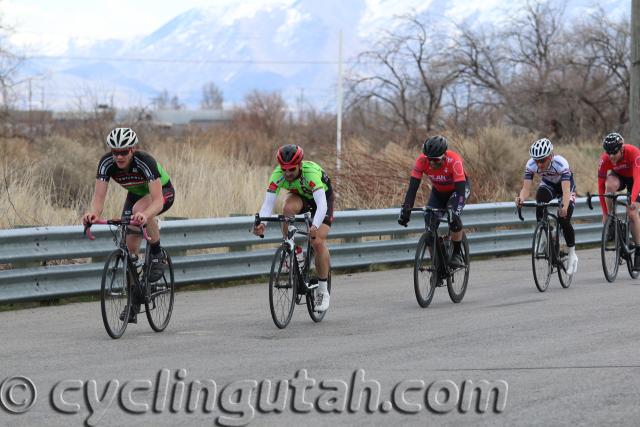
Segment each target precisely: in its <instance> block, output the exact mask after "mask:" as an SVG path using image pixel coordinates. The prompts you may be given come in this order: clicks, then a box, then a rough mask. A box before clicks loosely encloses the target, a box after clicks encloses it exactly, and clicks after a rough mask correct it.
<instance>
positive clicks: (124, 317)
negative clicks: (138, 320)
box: [100, 250, 131, 339]
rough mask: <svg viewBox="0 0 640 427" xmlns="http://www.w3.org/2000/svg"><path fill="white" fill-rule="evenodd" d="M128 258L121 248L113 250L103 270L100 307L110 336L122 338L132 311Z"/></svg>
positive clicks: (103, 321)
mask: <svg viewBox="0 0 640 427" xmlns="http://www.w3.org/2000/svg"><path fill="white" fill-rule="evenodd" d="M126 263H127V259H126V256H125V254H124V253H123V252H122V251H121V250H116V251H113V252H111V254H110V255H109V257H108V258H107V261H106V262H105V263H104V269H103V270H102V284H101V286H100V308H101V311H102V323H104V328H105V329H106V330H107V333H108V334H109V336H110V337H111V338H113V339H117V338H120V337H121V336H122V334H124V331H125V329H127V323H128V321H129V313H130V312H131V292H130V289H129V285H128V284H129V280H127V279H128V277H127V266H126Z"/></svg>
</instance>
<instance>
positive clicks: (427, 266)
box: [413, 233, 438, 308]
mask: <svg viewBox="0 0 640 427" xmlns="http://www.w3.org/2000/svg"><path fill="white" fill-rule="evenodd" d="M434 243H435V239H434V238H433V237H432V238H431V239H429V234H427V233H424V234H423V235H422V236H421V237H420V240H419V241H418V247H417V248H416V256H415V260H414V263H413V289H414V290H415V293H416V300H418V304H419V305H420V307H422V308H426V307H428V306H429V304H431V300H432V299H433V292H434V291H435V289H436V282H437V280H438V272H437V267H436V266H437V255H436V251H435V245H434Z"/></svg>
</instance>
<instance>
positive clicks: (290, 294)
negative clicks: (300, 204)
mask: <svg viewBox="0 0 640 427" xmlns="http://www.w3.org/2000/svg"><path fill="white" fill-rule="evenodd" d="M261 222H278V223H285V224H286V225H287V234H286V236H283V239H282V244H281V245H280V247H278V249H277V250H276V253H275V255H274V256H273V261H272V263H271V273H270V278H269V307H270V309H271V317H272V319H273V323H275V325H276V326H277V327H278V328H280V329H283V328H286V327H287V325H288V324H289V321H290V320H291V317H292V316H293V309H294V308H295V306H296V304H298V305H300V304H305V303H306V305H307V311H308V312H309V316H310V317H311V319H312V320H313V321H314V322H320V321H322V319H324V316H325V314H326V311H324V312H318V311H316V299H315V290H316V289H317V287H318V279H317V277H313V275H312V274H311V270H312V269H313V266H314V265H315V263H314V253H313V247H312V246H311V239H310V238H309V228H310V227H311V214H310V213H308V212H307V213H305V214H304V215H298V216H295V217H287V216H284V215H278V216H271V217H261V216H260V215H259V214H256V216H255V222H254V226H257V225H259V224H260V223H261ZM296 223H304V225H305V227H304V229H301V228H299V227H296V226H295V224H296ZM296 236H301V237H306V241H307V244H306V251H304V254H305V256H304V263H303V264H302V265H299V263H298V259H297V257H296V253H295V252H296V251H295V245H296V244H295V238H296ZM260 237H264V235H262V236H260ZM285 266H288V267H289V269H288V271H283V267H285ZM284 270H286V268H284ZM327 290H328V291H329V294H331V268H329V275H328V277H327ZM303 297H304V301H303V300H302V298H303Z"/></svg>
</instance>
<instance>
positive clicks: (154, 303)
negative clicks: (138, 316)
mask: <svg viewBox="0 0 640 427" xmlns="http://www.w3.org/2000/svg"><path fill="white" fill-rule="evenodd" d="M162 252H163V254H164V257H165V259H166V261H167V267H166V269H165V271H164V272H163V273H162V277H161V278H160V280H158V281H157V282H155V283H151V284H150V283H149V282H148V279H147V277H145V289H146V294H147V295H146V298H145V302H144V308H145V312H146V314H147V320H148V321H149V326H151V329H153V330H154V331H156V332H162V331H164V330H165V328H166V327H167V326H168V325H169V321H170V320H171V314H172V313H173V303H174V298H175V277H174V273H173V263H172V262H171V257H170V256H169V254H168V253H167V251H165V250H164V248H163V249H162Z"/></svg>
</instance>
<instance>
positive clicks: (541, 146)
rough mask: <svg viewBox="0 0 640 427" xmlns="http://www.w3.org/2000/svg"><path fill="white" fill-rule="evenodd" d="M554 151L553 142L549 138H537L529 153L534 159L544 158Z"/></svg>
mask: <svg viewBox="0 0 640 427" xmlns="http://www.w3.org/2000/svg"><path fill="white" fill-rule="evenodd" d="M552 151H553V144H551V141H549V140H548V139H547V138H542V139H539V140H537V141H536V142H534V143H533V144H532V145H531V148H530V149H529V155H531V158H532V159H534V160H539V159H544V158H545V157H547V156H548V155H549V154H551V152H552Z"/></svg>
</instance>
